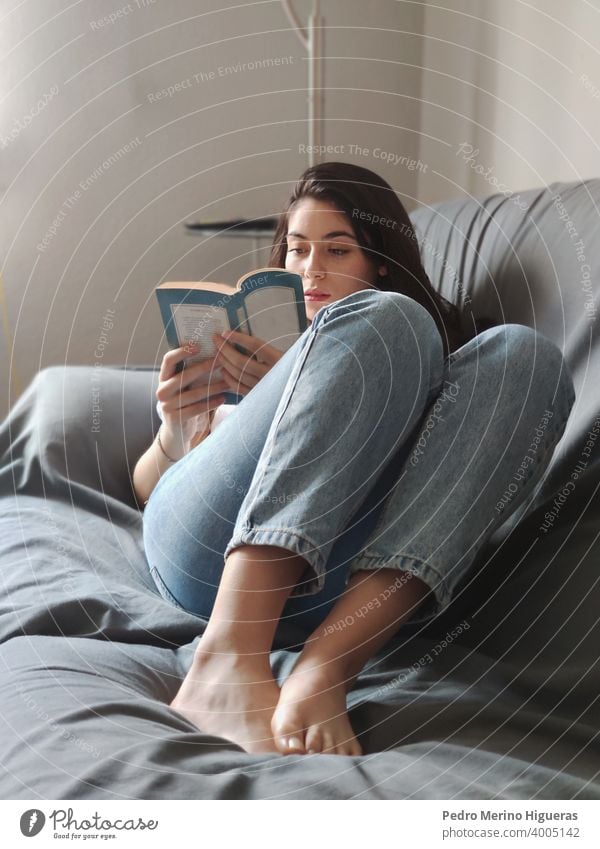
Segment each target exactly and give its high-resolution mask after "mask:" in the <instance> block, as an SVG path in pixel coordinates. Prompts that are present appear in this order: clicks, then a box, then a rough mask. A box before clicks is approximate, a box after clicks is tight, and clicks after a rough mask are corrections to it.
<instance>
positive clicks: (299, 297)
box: [155, 268, 308, 404]
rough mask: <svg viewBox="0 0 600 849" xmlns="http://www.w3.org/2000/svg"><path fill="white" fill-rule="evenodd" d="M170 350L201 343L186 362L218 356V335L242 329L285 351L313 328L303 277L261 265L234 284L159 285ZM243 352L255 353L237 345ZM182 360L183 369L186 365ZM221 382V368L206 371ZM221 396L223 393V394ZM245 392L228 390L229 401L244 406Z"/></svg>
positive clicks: (157, 292)
mask: <svg viewBox="0 0 600 849" xmlns="http://www.w3.org/2000/svg"><path fill="white" fill-rule="evenodd" d="M155 292H156V297H157V299H158V306H159V308H160V313H161V316H162V320H163V324H164V327H165V335H166V338H167V344H168V345H169V348H171V349H172V348H179V347H181V346H182V345H185V344H188V343H190V342H196V343H198V344H199V345H200V346H201V348H200V351H199V353H198V354H196V355H194V356H193V357H188V358H186V360H185V364H186V365H187V364H192V363H196V362H200V361H201V360H205V359H207V358H210V357H214V355H215V354H216V349H215V345H214V342H213V338H212V337H213V334H214V333H222V332H223V331H225V330H238V331H240V332H242V333H247V334H248V335H249V336H256V337H257V338H258V339H261V340H262V341H263V342H266V343H267V344H269V345H272V346H273V347H274V348H277V349H278V350H279V351H281V352H282V353H285V352H286V351H287V350H288V349H289V348H291V347H292V345H293V344H294V342H296V340H297V339H298V338H299V337H300V336H301V335H302V333H303V332H304V331H305V330H306V328H307V327H308V321H307V318H306V309H305V306H304V290H303V287H302V278H301V277H300V275H299V274H293V273H292V272H290V271H286V270H285V269H283V268H258V269H256V270H254V271H250V272H249V273H247V274H244V275H242V277H240V279H239V280H238V282H237V283H236V284H235V286H232V285H231V284H228V283H208V282H205V281H202V282H198V283H196V282H184V283H171V282H168V283H161V284H160V285H159V286H157V287H156V289H155ZM235 347H236V348H237V349H238V350H239V351H241V352H242V353H246V354H248V353H249V351H247V350H246V349H244V347H243V346H241V345H238V344H235ZM184 367H185V366H184V364H183V363H180V364H179V366H178V368H177V371H181V369H182V368H184ZM209 379H210V381H211V382H214V381H218V380H221V370H220V369H219V368H216V369H214V371H213V372H212V374H211V375H210V377H209V375H208V374H207V375H206V383H208V381H209ZM219 394H221V393H219ZM243 397H244V396H243V395H238V394H237V393H235V392H226V393H225V401H224V403H226V404H239V402H240V401H241V400H242V398H243Z"/></svg>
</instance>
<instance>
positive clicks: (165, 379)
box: [156, 344, 229, 454]
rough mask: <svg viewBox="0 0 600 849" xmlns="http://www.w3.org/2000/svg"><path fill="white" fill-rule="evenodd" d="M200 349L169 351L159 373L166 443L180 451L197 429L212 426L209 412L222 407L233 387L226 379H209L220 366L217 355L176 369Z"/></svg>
mask: <svg viewBox="0 0 600 849" xmlns="http://www.w3.org/2000/svg"><path fill="white" fill-rule="evenodd" d="M200 350H201V346H200V345H197V344H188V345H184V346H182V347H180V348H174V349H173V350H172V351H168V352H167V353H166V354H165V356H164V357H163V360H162V365H161V367H160V372H159V376H158V388H157V390H156V398H157V400H158V401H160V402H161V409H162V414H163V425H162V430H163V433H164V441H165V445H166V444H167V443H168V444H169V445H172V446H175V448H174V453H177V454H181V452H182V451H183V452H184V451H185V450H186V447H189V443H190V442H191V440H192V438H193V437H194V435H195V434H196V433H197V432H199V431H204V430H206V429H208V428H209V427H210V418H209V413H210V412H211V411H212V410H216V408H217V407H220V406H221V404H222V403H223V402H224V400H225V399H224V397H223V393H224V392H227V391H228V389H229V384H228V383H227V382H226V381H225V380H215V379H214V378H210V377H209V381H208V382H206V376H207V375H210V374H211V372H212V371H213V370H214V369H215V368H218V364H216V362H215V360H216V357H212V358H210V359H206V360H202V361H201V362H199V363H193V364H191V365H188V366H187V367H186V368H184V369H183V370H182V371H180V372H177V373H176V372H175V367H176V365H177V363H179V362H182V361H185V360H186V359H187V358H189V357H191V356H194V355H197V354H198V352H199V351H200ZM202 378H204V380H203V379H202ZM209 396H210V397H209ZM167 450H168V449H167Z"/></svg>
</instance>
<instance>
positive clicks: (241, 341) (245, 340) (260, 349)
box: [216, 330, 283, 366]
mask: <svg viewBox="0 0 600 849" xmlns="http://www.w3.org/2000/svg"><path fill="white" fill-rule="evenodd" d="M226 336H227V339H228V341H229V342H230V343H231V346H232V345H233V343H237V344H238V345H241V346H242V347H243V348H246V350H247V351H250V354H251V361H256V360H258V362H259V363H264V364H267V365H268V366H274V365H275V363H276V362H277V361H278V360H280V359H281V357H282V356H283V352H282V351H280V350H278V349H277V348H275V347H274V346H273V345H269V344H267V342H263V340H262V339H259V338H258V337H257V336H249V335H248V334H247V333H240V332H239V331H237V330H229V331H228V332H227V334H226ZM216 338H217V339H219V342H220V343H221V344H224V345H225V346H226V347H225V348H224V350H228V349H230V347H231V346H230V345H227V342H225V343H223V340H222V338H221V337H219V336H217V337H216ZM231 349H232V350H234V351H235V348H232V347H231ZM241 356H247V355H245V354H242V355H241Z"/></svg>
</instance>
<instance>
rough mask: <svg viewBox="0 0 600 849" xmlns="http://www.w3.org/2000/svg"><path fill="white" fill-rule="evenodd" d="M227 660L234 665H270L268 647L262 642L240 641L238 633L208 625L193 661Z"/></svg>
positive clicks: (204, 662) (203, 662)
mask: <svg viewBox="0 0 600 849" xmlns="http://www.w3.org/2000/svg"><path fill="white" fill-rule="evenodd" d="M224 659H227V662H228V663H230V664H234V665H247V664H248V663H255V664H259V663H263V664H264V663H270V646H269V647H267V646H266V644H265V642H264V640H262V639H260V640H256V639H255V640H250V639H242V638H241V636H240V634H239V632H238V633H236V632H235V631H232V629H230V628H227V629H225V628H223V629H221V628H219V627H217V626H213V627H212V628H211V625H210V624H209V625H208V627H207V629H206V631H205V632H204V634H203V635H202V637H201V639H200V642H199V643H198V645H197V647H196V651H195V654H194V660H195V662H197V663H202V664H206V663H209V662H211V661H213V660H216V661H217V662H219V661H222V660H224Z"/></svg>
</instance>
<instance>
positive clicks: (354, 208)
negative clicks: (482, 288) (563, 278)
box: [269, 162, 494, 356]
mask: <svg viewBox="0 0 600 849" xmlns="http://www.w3.org/2000/svg"><path fill="white" fill-rule="evenodd" d="M303 198H314V199H316V200H321V201H327V202H328V203H331V204H332V205H333V206H334V207H335V208H336V209H337V210H338V211H339V212H341V213H343V214H345V215H346V217H347V218H348V221H349V223H350V225H351V227H352V230H353V232H354V235H355V236H356V239H357V241H358V244H359V246H360V247H361V249H362V250H363V251H364V252H365V254H366V255H367V256H368V257H369V258H370V259H372V260H373V261H374V262H375V263H376V265H381V264H385V265H386V266H387V274H386V275H385V276H380V275H378V276H377V281H376V284H374V285H375V288H376V289H380V290H381V291H383V292H399V293H400V294H402V295H408V297H410V298H413V300H415V301H417V302H418V303H419V304H421V305H422V306H423V307H425V309H426V310H427V311H428V312H429V313H430V314H431V315H432V317H433V319H434V321H435V323H436V325H437V328H438V330H439V332H440V336H441V337H442V342H443V345H444V356H447V355H448V353H451V352H452V351H455V350H456V348H459V347H460V346H461V345H464V344H465V342H467V341H468V340H469V339H471V338H472V337H473V336H475V335H476V334H477V333H478V332H480V331H481V330H483V329H485V328H486V327H488V326H493V324H494V322H492V321H490V320H488V319H481V320H480V321H475V319H474V318H473V316H472V313H471V310H470V308H469V309H468V310H467V309H465V310H464V312H461V310H460V309H459V308H458V307H457V306H456V305H455V304H452V303H450V302H449V301H448V300H446V298H444V297H442V295H440V294H439V292H437V291H436V290H435V289H434V287H433V285H432V283H431V281H430V280H429V277H428V276H427V274H426V272H425V269H424V268H423V263H422V261H421V252H420V249H419V243H418V240H417V236H416V234H415V232H414V229H413V226H412V223H411V220H410V218H409V217H408V213H407V212H406V210H405V209H404V206H403V205H402V203H401V202H400V200H399V199H398V197H397V195H396V193H395V192H394V190H393V189H392V187H391V186H390V185H389V184H388V183H386V181H385V180H383V179H382V178H381V177H379V176H378V175H377V174H375V173H374V172H373V171H369V170H368V169H367V168H362V167H361V166H359V165H353V164H351V163H349V162H322V163H320V164H318V165H314V166H312V167H311V168H308V169H307V170H306V171H305V172H304V174H302V176H301V177H300V179H299V180H298V182H297V183H296V185H295V186H294V188H293V190H292V194H291V196H290V198H289V200H288V202H287V204H286V206H285V207H284V209H283V211H282V213H281V215H280V218H279V223H278V226H277V229H276V231H275V236H274V240H273V245H272V248H271V255H270V258H269V265H270V266H272V267H274V268H284V267H285V258H286V254H287V230H288V218H289V213H290V212H291V210H292V207H293V206H294V204H295V203H297V202H298V201H299V200H302V199H303Z"/></svg>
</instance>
